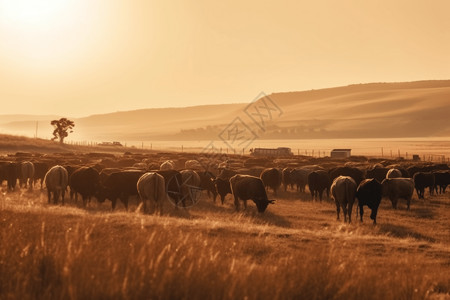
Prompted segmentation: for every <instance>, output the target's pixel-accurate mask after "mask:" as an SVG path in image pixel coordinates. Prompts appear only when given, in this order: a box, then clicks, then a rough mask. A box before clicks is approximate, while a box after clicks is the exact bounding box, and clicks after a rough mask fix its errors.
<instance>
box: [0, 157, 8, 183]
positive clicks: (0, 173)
mask: <svg viewBox="0 0 450 300" xmlns="http://www.w3.org/2000/svg"><path fill="white" fill-rule="evenodd" d="M8 164H9V163H8V162H5V161H0V186H1V185H2V184H3V181H4V180H8V175H7V172H6V166H7V165H8Z"/></svg>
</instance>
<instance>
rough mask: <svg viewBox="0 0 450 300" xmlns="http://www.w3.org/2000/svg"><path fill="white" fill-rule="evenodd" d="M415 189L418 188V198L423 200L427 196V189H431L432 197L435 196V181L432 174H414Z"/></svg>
mask: <svg viewBox="0 0 450 300" xmlns="http://www.w3.org/2000/svg"><path fill="white" fill-rule="evenodd" d="M413 179H414V187H415V188H416V192H417V196H418V197H419V199H423V198H424V196H425V188H429V190H430V195H433V190H434V185H435V179H434V174H433V173H431V172H416V173H415V174H414V177H413Z"/></svg>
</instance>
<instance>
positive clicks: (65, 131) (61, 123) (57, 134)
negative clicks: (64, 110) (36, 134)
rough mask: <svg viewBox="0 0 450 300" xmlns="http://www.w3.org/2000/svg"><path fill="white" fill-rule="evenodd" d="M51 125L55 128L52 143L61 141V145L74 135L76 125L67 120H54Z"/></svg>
mask: <svg viewBox="0 0 450 300" xmlns="http://www.w3.org/2000/svg"><path fill="white" fill-rule="evenodd" d="M50 124H51V125H52V126H53V127H54V128H55V130H53V138H52V141H54V140H56V139H59V142H60V143H61V144H63V143H64V139H65V138H66V137H67V136H68V135H69V133H72V132H73V130H72V128H73V127H75V123H74V122H73V121H72V120H69V119H67V118H61V119H59V120H52V121H51V122H50Z"/></svg>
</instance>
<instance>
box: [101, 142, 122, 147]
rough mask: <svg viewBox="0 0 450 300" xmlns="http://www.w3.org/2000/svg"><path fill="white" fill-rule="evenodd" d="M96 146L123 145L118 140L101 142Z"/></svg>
mask: <svg viewBox="0 0 450 300" xmlns="http://www.w3.org/2000/svg"><path fill="white" fill-rule="evenodd" d="M97 146H123V145H122V144H121V143H120V142H101V143H98V144H97Z"/></svg>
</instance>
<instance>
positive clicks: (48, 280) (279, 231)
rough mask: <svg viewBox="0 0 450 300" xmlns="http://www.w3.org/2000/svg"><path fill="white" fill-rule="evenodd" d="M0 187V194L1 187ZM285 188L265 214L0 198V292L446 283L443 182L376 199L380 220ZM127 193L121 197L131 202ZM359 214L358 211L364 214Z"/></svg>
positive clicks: (412, 294) (285, 289)
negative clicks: (427, 196)
mask: <svg viewBox="0 0 450 300" xmlns="http://www.w3.org/2000/svg"><path fill="white" fill-rule="evenodd" d="M0 197H1V196H0ZM308 199H309V197H308V196H307V195H301V197H300V199H299V197H298V196H297V195H293V192H290V193H289V192H288V193H282V194H281V195H280V198H278V203H277V204H276V205H272V206H270V207H269V209H268V211H267V212H266V213H265V214H263V215H260V214H257V213H256V209H255V207H254V205H250V207H249V210H248V211H247V212H245V213H235V212H234V211H233V207H232V205H231V201H230V199H228V201H227V203H226V205H224V206H219V205H214V204H212V203H211V200H209V199H206V197H204V198H203V200H202V201H201V202H200V204H198V205H197V206H194V207H192V208H191V209H189V210H188V211H184V210H182V209H180V210H178V211H174V209H173V208H171V207H170V204H167V207H166V211H167V214H165V215H163V216H152V215H150V216H148V215H142V214H141V213H139V212H135V211H131V212H128V213H127V212H125V211H124V210H123V207H121V206H119V209H118V211H116V212H114V213H111V212H109V209H110V205H109V203H104V204H102V205H97V204H96V203H91V205H90V206H89V207H88V208H87V209H82V208H81V207H80V206H81V204H80V202H78V203H75V202H74V201H69V205H66V206H65V207H61V206H53V205H48V204H46V197H45V194H44V193H41V192H40V191H39V190H34V191H33V192H31V193H29V192H24V191H22V192H20V193H19V192H15V193H11V194H5V195H3V196H2V199H1V203H0V242H1V245H2V246H1V247H0V276H1V278H0V298H2V299H17V298H19V299H29V298H33V299H35V298H52V299H61V298H64V299H68V298H70V299H80V298H81V299H92V298H95V299H103V298H118V299H142V298H160V299H174V298H176V299H178V298H190V299H197V298H201V299H204V298H208V299H243V298H247V299H286V298H287V299H292V298H303V299H423V298H432V297H437V296H443V295H445V294H447V295H448V294H449V293H450V247H449V245H450V228H449V226H448V219H449V217H450V200H449V194H448V193H447V194H446V195H444V196H437V197H433V198H432V199H431V201H430V200H427V201H426V202H425V203H424V202H422V201H418V200H416V201H413V203H412V210H411V211H406V210H405V207H404V206H402V207H401V208H400V210H398V211H394V210H392V209H391V208H390V207H389V203H388V201H384V202H383V203H382V207H381V208H380V211H379V217H378V222H379V225H378V226H373V225H372V224H371V223H370V222H369V220H368V219H367V220H366V221H365V223H362V224H361V223H360V222H359V221H358V222H354V224H350V225H348V224H343V223H342V222H338V221H336V220H335V208H334V204H332V203H331V202H327V201H324V202H322V203H318V202H311V201H309V200H308ZM136 208H137V203H136V202H134V203H132V205H131V209H132V210H135V209H136ZM366 217H368V216H367V215H366Z"/></svg>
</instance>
